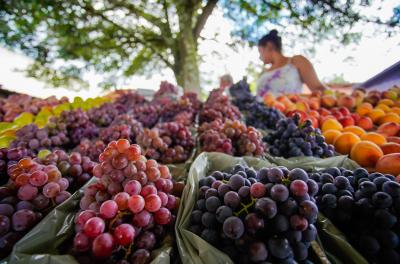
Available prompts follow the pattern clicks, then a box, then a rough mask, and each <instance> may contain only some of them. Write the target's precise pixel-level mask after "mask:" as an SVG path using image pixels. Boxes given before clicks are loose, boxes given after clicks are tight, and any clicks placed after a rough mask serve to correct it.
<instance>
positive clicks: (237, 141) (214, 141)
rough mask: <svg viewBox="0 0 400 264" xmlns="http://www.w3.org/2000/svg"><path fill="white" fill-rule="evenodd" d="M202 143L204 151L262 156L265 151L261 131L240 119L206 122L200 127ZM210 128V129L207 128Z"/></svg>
mask: <svg viewBox="0 0 400 264" xmlns="http://www.w3.org/2000/svg"><path fill="white" fill-rule="evenodd" d="M200 129H201V131H204V132H202V133H201V134H200V138H199V141H200V145H201V147H202V150H203V151H217V152H223V153H226V154H230V155H237V156H243V155H247V156H260V155H262V154H263V153H264V143H263V142H262V135H261V133H260V132H259V131H258V130H257V129H255V128H254V127H247V126H246V125H245V124H244V123H242V122H240V121H239V120H235V121H232V120H228V119H227V120H226V121H225V122H224V123H223V124H222V123H221V122H219V121H213V122H212V123H207V124H204V123H203V125H202V126H201V127H200ZM207 129H208V130H207Z"/></svg>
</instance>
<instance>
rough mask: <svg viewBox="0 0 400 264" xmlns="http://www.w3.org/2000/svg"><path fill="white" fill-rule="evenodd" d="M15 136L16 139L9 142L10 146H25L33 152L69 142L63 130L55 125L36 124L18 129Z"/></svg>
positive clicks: (58, 146)
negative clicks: (41, 126)
mask: <svg viewBox="0 0 400 264" xmlns="http://www.w3.org/2000/svg"><path fill="white" fill-rule="evenodd" d="M15 136H16V139H15V140H14V141H12V142H11V144H10V148H27V149H29V150H31V151H33V152H35V153H37V152H38V151H40V150H41V149H54V148H60V147H63V146H66V145H67V144H68V143H69V138H68V137H67V134H66V131H65V130H59V129H58V128H55V127H52V128H50V127H44V128H38V126H37V125H36V124H29V125H26V126H24V127H22V128H20V129H18V130H17V132H16V134H15Z"/></svg>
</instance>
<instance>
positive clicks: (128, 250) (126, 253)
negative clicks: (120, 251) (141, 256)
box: [124, 242, 133, 259]
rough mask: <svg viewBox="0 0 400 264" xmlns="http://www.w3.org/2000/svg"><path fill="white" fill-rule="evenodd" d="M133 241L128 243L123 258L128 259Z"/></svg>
mask: <svg viewBox="0 0 400 264" xmlns="http://www.w3.org/2000/svg"><path fill="white" fill-rule="evenodd" d="M132 248H133V242H132V243H131V244H130V245H129V247H128V249H127V250H126V252H125V256H124V259H128V256H129V255H130V254H131V253H132Z"/></svg>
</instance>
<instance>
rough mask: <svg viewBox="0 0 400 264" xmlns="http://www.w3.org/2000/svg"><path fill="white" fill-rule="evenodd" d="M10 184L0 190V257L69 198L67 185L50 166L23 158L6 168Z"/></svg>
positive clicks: (59, 174) (55, 169) (54, 168)
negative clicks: (55, 206) (56, 205)
mask: <svg viewBox="0 0 400 264" xmlns="http://www.w3.org/2000/svg"><path fill="white" fill-rule="evenodd" d="M8 174H9V175H10V182H9V183H8V184H7V185H5V186H2V187H0V257H1V258H4V257H6V256H7V255H8V254H9V253H10V252H11V250H12V248H13V246H14V244H15V243H16V242H17V241H18V240H19V239H20V238H21V237H22V236H23V235H24V234H26V233H27V232H28V231H29V230H31V229H32V228H33V227H34V226H35V225H36V224H37V223H38V222H39V221H40V219H41V218H42V217H43V216H44V214H45V213H46V212H49V210H48V209H51V208H52V207H54V205H55V204H61V203H62V202H63V201H65V200H66V199H68V198H69V197H70V196H71V194H70V192H68V191H67V189H68V187H69V182H68V180H67V179H66V178H62V175H61V172H60V171H59V170H58V168H57V167H56V166H54V165H43V164H41V163H38V162H37V161H35V160H33V159H31V158H24V159H21V160H20V161H18V163H16V164H13V165H10V166H9V167H8Z"/></svg>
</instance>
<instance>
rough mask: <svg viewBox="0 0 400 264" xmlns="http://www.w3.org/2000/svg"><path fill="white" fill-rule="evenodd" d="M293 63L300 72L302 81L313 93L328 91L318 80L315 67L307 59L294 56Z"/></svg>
mask: <svg viewBox="0 0 400 264" xmlns="http://www.w3.org/2000/svg"><path fill="white" fill-rule="evenodd" d="M292 63H293V65H294V66H295V67H296V68H297V70H298V71H299V73H300V78H301V80H302V81H303V82H304V83H305V84H306V85H307V86H308V88H310V90H311V91H323V90H325V89H326V87H325V86H324V85H323V84H322V83H321V82H320V80H319V79H318V76H317V73H316V72H315V70H314V67H313V65H312V64H311V62H310V61H309V60H308V59H307V58H306V57H304V56H302V55H297V56H293V58H292Z"/></svg>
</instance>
